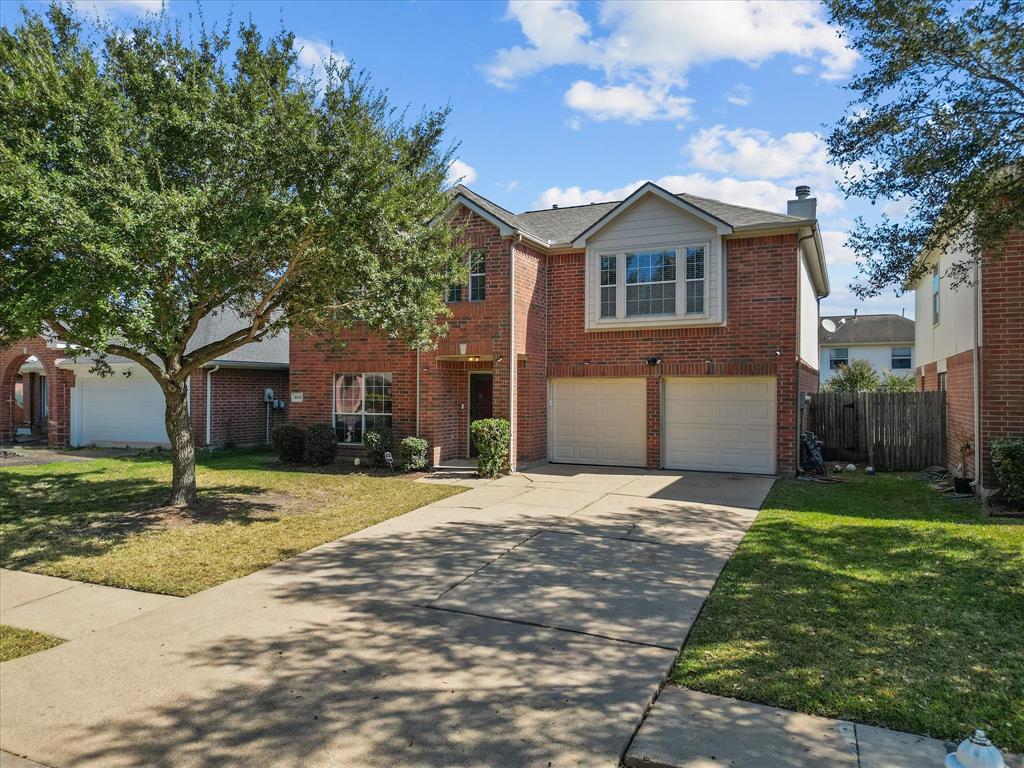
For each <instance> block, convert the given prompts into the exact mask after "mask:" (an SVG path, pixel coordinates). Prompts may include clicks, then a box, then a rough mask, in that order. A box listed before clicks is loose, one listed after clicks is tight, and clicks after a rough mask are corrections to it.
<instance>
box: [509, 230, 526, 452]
mask: <svg viewBox="0 0 1024 768" xmlns="http://www.w3.org/2000/svg"><path fill="white" fill-rule="evenodd" d="M517 241H518V242H520V243H521V242H522V241H523V236H522V234H518V235H516V237H514V238H513V239H512V240H510V241H509V245H508V295H509V299H508V303H509V307H508V309H509V312H508V315H509V317H508V336H509V343H508V351H509V355H508V421H509V427H510V429H509V439H508V442H509V446H508V455H509V472H515V471H516V464H517V463H518V462H517V456H516V432H518V431H519V430H518V428H517V427H518V425H517V424H516V373H517V372H518V371H517V364H518V362H519V361H518V358H517V356H516V242H517Z"/></svg>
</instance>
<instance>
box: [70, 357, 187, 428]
mask: <svg viewBox="0 0 1024 768" xmlns="http://www.w3.org/2000/svg"><path fill="white" fill-rule="evenodd" d="M167 442H168V441H167V428H166V426H165V425H164V395H163V392H161V391H160V387H159V385H157V383H156V382H155V381H154V380H153V378H152V377H151V376H149V375H148V374H146V373H142V374H134V375H132V376H131V377H128V378H125V377H124V376H122V375H121V374H120V373H116V374H114V375H113V376H109V377H106V378H100V377H97V376H77V377H76V378H75V387H74V389H73V390H71V444H72V445H76V446H77V445H113V446H122V445H136V446H146V445H158V444H162V445H166V444H167Z"/></svg>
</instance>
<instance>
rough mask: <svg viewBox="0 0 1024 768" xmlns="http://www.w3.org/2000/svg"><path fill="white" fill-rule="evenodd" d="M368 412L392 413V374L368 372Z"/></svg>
mask: <svg viewBox="0 0 1024 768" xmlns="http://www.w3.org/2000/svg"><path fill="white" fill-rule="evenodd" d="M366 412H367V413H391V374H390V373H368V374H366Z"/></svg>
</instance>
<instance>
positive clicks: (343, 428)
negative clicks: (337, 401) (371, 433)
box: [334, 415, 363, 443]
mask: <svg viewBox="0 0 1024 768" xmlns="http://www.w3.org/2000/svg"><path fill="white" fill-rule="evenodd" d="M334 431H335V433H336V434H337V435H338V442H339V443H361V442H363V417H362V416H341V415H338V416H335V417H334Z"/></svg>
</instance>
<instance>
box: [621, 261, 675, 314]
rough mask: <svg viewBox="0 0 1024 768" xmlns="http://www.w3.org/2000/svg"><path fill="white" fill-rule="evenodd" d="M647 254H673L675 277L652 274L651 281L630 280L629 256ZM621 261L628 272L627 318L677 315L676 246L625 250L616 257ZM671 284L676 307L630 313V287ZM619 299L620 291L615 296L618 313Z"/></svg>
mask: <svg viewBox="0 0 1024 768" xmlns="http://www.w3.org/2000/svg"><path fill="white" fill-rule="evenodd" d="M645 254H650V255H651V256H654V255H655V254H657V255H659V256H664V255H667V254H671V255H672V259H673V263H672V274H673V277H672V279H671V280H654V279H653V277H654V276H653V275H652V276H651V277H652V279H651V280H649V281H645V282H639V281H638V282H635V283H631V282H629V258H630V257H631V256H632V257H633V258H639V257H640V256H642V255H645ZM620 261H621V262H622V267H623V269H625V270H626V274H625V275H624V276H623V283H624V284H625V286H626V288H625V294H624V300H625V303H626V307H625V309H624V312H625V313H626V314H625V316H626V317H627V318H629V319H630V320H633V319H634V318H638V317H642V318H652V319H658V318H662V317H675V315H676V314H677V313H678V312H679V251H678V250H676V249H675V248H638V249H636V250H635V251H625V252H624V253H623V254H622V256H621V257H619V258H617V259H616V264H618V263H619V262H620ZM662 269H664V266H663V267H662ZM669 284H671V285H672V291H671V294H670V295H671V298H672V300H673V301H672V306H673V307H674V309H673V310H672V311H671V312H650V313H643V314H636V315H631V314H629V289H630V287H635V288H637V289H639V288H640V287H641V286H644V285H648V286H655V285H669ZM661 300H664V298H663V299H661ZM618 301H619V297H618V292H616V296H615V303H616V313H617V311H618Z"/></svg>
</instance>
